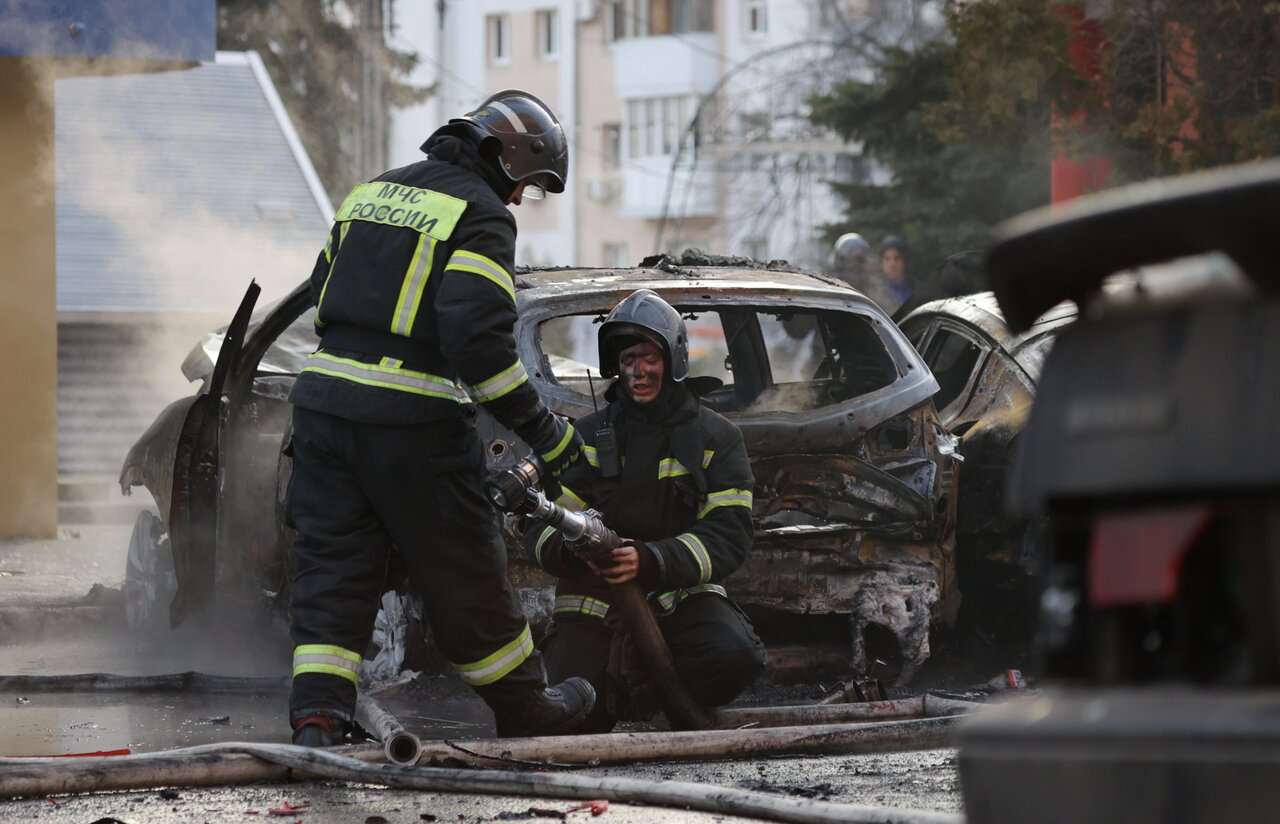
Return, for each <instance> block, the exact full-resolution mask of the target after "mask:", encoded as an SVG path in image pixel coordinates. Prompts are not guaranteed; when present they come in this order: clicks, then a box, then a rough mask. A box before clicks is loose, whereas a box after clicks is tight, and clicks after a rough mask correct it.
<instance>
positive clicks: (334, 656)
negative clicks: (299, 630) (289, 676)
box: [293, 644, 361, 684]
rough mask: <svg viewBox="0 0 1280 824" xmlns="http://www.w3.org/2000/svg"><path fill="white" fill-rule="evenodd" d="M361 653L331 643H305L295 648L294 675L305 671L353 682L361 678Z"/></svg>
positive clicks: (296, 675)
mask: <svg viewBox="0 0 1280 824" xmlns="http://www.w3.org/2000/svg"><path fill="white" fill-rule="evenodd" d="M360 660H361V659H360V653H358V652H352V651H351V650H349V649H343V648H342V647H335V646H331V645H329V644H303V645H301V646H297V647H294V649H293V676H294V677H295V678H296V677H298V676H299V675H302V674H303V673H308V672H309V673H321V674H324V675H336V676H337V677H339V678H345V679H346V680H348V681H350V682H351V683H353V684H354V683H356V682H357V681H358V680H359V674H360Z"/></svg>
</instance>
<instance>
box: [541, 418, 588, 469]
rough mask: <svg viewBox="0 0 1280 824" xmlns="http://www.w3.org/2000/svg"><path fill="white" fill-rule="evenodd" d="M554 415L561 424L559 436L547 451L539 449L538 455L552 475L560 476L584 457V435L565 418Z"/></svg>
mask: <svg viewBox="0 0 1280 824" xmlns="http://www.w3.org/2000/svg"><path fill="white" fill-rule="evenodd" d="M553 417H555V420H556V423H557V424H559V427H558V429H559V437H558V438H556V439H555V441H554V442H553V443H551V445H550V448H549V449H548V450H547V451H546V452H543V451H541V449H539V452H538V457H539V458H541V459H542V465H543V467H545V468H546V470H547V471H548V472H550V473H551V477H553V478H559V477H560V476H561V475H563V474H564V473H565V472H566V471H568V469H569V467H571V466H573V465H574V464H575V463H576V462H577V461H578V459H579V458H581V457H582V436H581V435H579V434H578V430H576V429H574V428H573V424H571V423H569V422H568V421H566V420H565V419H564V418H561V417H558V416H553Z"/></svg>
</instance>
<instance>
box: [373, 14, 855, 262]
mask: <svg viewBox="0 0 1280 824" xmlns="http://www.w3.org/2000/svg"><path fill="white" fill-rule="evenodd" d="M404 5H405V6H407V5H408V4H404ZM421 5H423V6H425V5H428V4H421ZM429 5H431V6H432V8H430V9H419V10H418V12H417V18H416V19H415V18H414V17H413V16H410V15H407V14H406V13H405V11H397V14H398V16H399V19H400V21H401V22H402V26H403V28H402V34H403V37H404V38H406V39H409V40H410V41H411V42H412V45H413V46H414V48H415V49H417V51H419V53H421V54H422V55H423V57H424V64H423V66H424V67H423V72H424V74H423V79H424V80H428V81H429V82H436V83H437V95H436V97H435V98H434V99H433V100H432V101H431V102H430V104H429V105H428V106H424V107H422V108H420V109H419V110H417V111H416V112H409V113H404V114H402V115H400V116H399V117H400V118H401V119H402V121H403V124H410V123H411V124H413V125H412V126H411V127H410V129H409V131H408V133H405V131H404V129H403V128H398V129H396V128H393V143H394V144H395V145H393V146H392V152H391V154H392V159H393V162H409V161H410V160H412V159H414V157H415V152H416V145H417V143H419V142H421V139H422V137H423V136H425V132H426V131H428V130H429V128H434V125H435V124H438V123H439V122H440V120H441V119H442V118H447V117H449V116H451V115H453V114H456V113H458V112H462V111H466V110H467V109H469V108H472V107H474V106H475V105H476V104H478V103H479V102H480V101H481V100H483V99H484V97H485V96H486V95H487V94H488V93H490V92H492V91H496V90H498V89H503V88H510V87H517V88H523V89H527V90H529V91H532V92H533V93H535V94H537V95H538V96H539V97H541V98H542V99H544V100H545V101H546V102H547V103H548V104H549V105H550V106H551V107H552V108H553V109H554V110H555V111H556V113H557V114H558V115H559V116H560V118H561V120H562V122H563V123H564V125H565V128H566V131H567V133H568V136H569V141H570V190H569V193H568V196H559V197H552V198H549V199H547V200H546V201H543V202H541V203H528V202H526V203H525V204H524V205H522V206H520V207H518V209H517V217H518V220H519V223H520V238H519V243H518V247H517V262H518V263H521V264H527V265H550V264H556V265H585V266H624V265H633V264H635V263H636V262H638V261H639V260H640V259H641V258H643V257H645V256H647V255H650V254H652V253H653V252H655V251H659V250H661V251H673V250H674V251H678V250H682V249H685V248H688V247H699V248H703V249H707V250H709V251H713V252H718V253H723V254H748V255H752V256H755V257H762V258H771V257H784V258H788V259H791V260H793V261H795V262H798V263H802V264H807V265H811V266H821V265H823V264H824V263H825V252H826V250H825V244H823V243H822V242H821V241H820V240H819V239H818V238H817V227H818V226H820V225H821V224H823V223H827V222H830V221H831V220H832V218H833V215H836V214H838V209H839V204H838V203H837V202H836V201H835V200H834V198H833V196H832V194H831V192H830V190H829V189H828V187H827V186H826V184H825V180H826V179H827V178H828V177H830V176H831V175H832V174H833V173H834V172H835V171H836V169H837V164H838V163H839V158H840V156H841V155H844V154H847V152H848V149H847V147H846V146H844V145H843V144H842V143H841V142H840V141H839V140H837V139H834V138H832V137H831V136H829V135H815V134H813V130H812V128H811V127H809V126H808V122H807V119H806V118H805V111H804V101H805V98H806V97H807V95H808V93H810V92H811V91H812V90H814V89H816V88H817V84H820V83H821V82H823V81H824V76H825V75H829V74H830V66H831V63H830V55H831V46H830V43H829V41H830V39H831V38H830V33H831V26H832V14H836V13H838V14H842V15H849V14H853V15H856V14H858V13H859V12H858V7H859V6H860V4H859V3H857V2H849V0H444V2H438V3H434V4H429ZM398 8H399V7H398ZM406 11H407V9H406ZM414 32H416V34H414ZM824 44H825V45H824ZM825 80H827V81H829V80H830V77H826V78H825Z"/></svg>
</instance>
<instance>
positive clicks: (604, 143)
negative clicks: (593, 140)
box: [600, 123, 622, 172]
mask: <svg viewBox="0 0 1280 824" xmlns="http://www.w3.org/2000/svg"><path fill="white" fill-rule="evenodd" d="M600 131H601V146H600V153H601V154H602V155H603V156H604V168H605V171H610V172H611V171H615V170H617V169H618V168H620V167H621V166H622V126H621V125H620V124H618V123H606V124H604V125H603V126H601V127H600Z"/></svg>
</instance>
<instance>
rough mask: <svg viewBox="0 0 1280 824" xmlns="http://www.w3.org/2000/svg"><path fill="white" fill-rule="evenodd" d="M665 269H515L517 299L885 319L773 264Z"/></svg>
mask: <svg viewBox="0 0 1280 824" xmlns="http://www.w3.org/2000/svg"><path fill="white" fill-rule="evenodd" d="M663 261H664V262H663V263H660V264H658V265H654V266H637V267H632V268H621V269H606V268H591V267H565V268H554V269H518V270H517V273H516V290H517V297H518V298H519V299H521V300H522V302H523V301H527V300H530V299H535V298H536V299H543V298H548V297H555V296H565V297H572V296H582V297H584V298H585V297H593V298H598V299H599V302H600V303H602V304H604V303H616V302H617V301H618V300H620V299H621V298H622V297H625V296H626V295H628V294H630V293H631V292H634V291H635V290H636V289H653V290H654V291H656V292H658V293H659V294H661V295H663V296H664V297H666V298H669V299H674V300H677V301H681V300H684V301H691V302H701V301H703V300H705V301H709V302H713V303H714V302H718V301H719V300H722V299H724V298H733V297H735V296H736V297H746V298H750V297H766V298H768V299H770V300H778V299H786V300H790V299H800V300H804V299H806V298H808V299H817V300H827V301H830V300H837V301H840V302H843V303H845V304H848V305H850V306H858V307H870V308H872V309H873V310H874V311H875V313H876V314H881V315H883V314H884V312H883V310H880V309H879V307H877V306H876V305H875V303H874V302H873V301H872V300H871V299H870V298H868V297H867V296H866V295H863V294H862V293H861V292H859V291H857V290H856V289H854V288H853V287H851V286H849V285H848V284H846V283H844V282H843V281H840V280H838V279H836V278H833V277H829V276H826V275H822V274H818V273H815V272H805V271H803V270H800V269H798V268H780V267H779V266H778V265H776V264H760V265H756V266H741V265H737V266H716V265H694V266H683V265H677V264H671V263H669V262H666V259H663Z"/></svg>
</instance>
